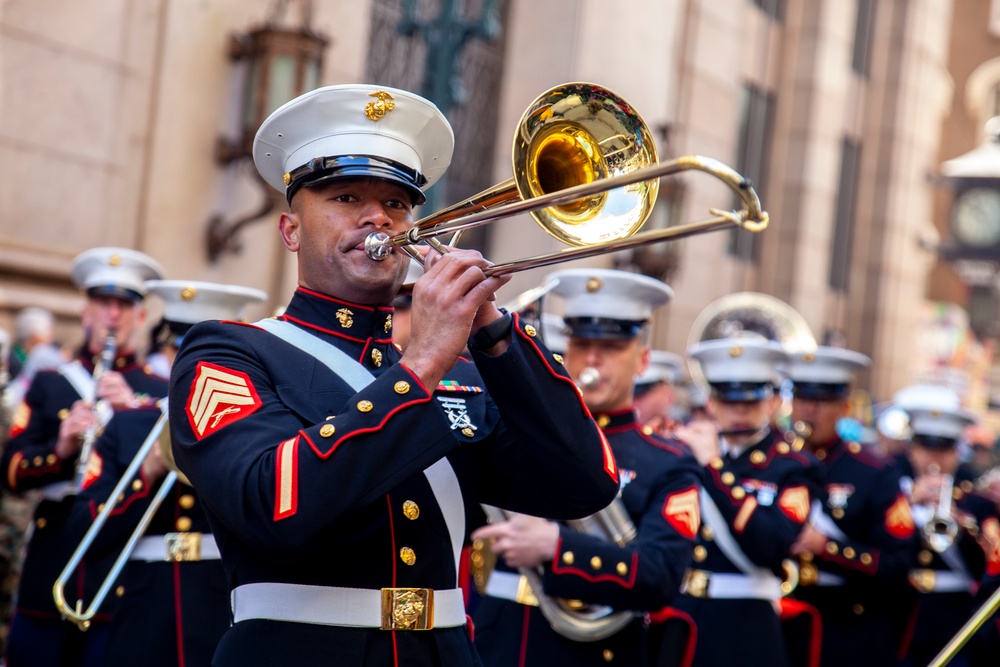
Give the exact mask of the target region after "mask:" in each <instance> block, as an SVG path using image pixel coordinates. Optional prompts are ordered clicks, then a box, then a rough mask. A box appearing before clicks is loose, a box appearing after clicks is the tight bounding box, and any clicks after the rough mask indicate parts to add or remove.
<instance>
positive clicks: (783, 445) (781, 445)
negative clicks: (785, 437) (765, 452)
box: [778, 442, 792, 454]
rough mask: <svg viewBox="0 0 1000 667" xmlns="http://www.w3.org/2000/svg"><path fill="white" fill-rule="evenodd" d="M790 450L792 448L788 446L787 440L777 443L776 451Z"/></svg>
mask: <svg viewBox="0 0 1000 667" xmlns="http://www.w3.org/2000/svg"><path fill="white" fill-rule="evenodd" d="M790 451H792V448H791V447H789V446H788V443H787V442H782V443H779V444H778V453H779V454H787V453H788V452H790Z"/></svg>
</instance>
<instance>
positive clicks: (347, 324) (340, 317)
mask: <svg viewBox="0 0 1000 667" xmlns="http://www.w3.org/2000/svg"><path fill="white" fill-rule="evenodd" d="M337 321H338V322H340V326H342V327H344V328H345V329H350V328H351V326H352V325H353V324H354V312H353V311H352V310H350V309H349V308H341V309H340V310H338V311H337Z"/></svg>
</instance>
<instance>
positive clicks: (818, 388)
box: [792, 382, 851, 401]
mask: <svg viewBox="0 0 1000 667" xmlns="http://www.w3.org/2000/svg"><path fill="white" fill-rule="evenodd" d="M850 393H851V386H850V385H849V384H841V383H827V382H795V383H794V384H793V385H792V396H794V397H795V398H802V399H805V400H807V401H840V400H843V399H845V398H847V397H848V395H849V394H850Z"/></svg>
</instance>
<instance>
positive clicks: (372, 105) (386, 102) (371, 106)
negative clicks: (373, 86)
mask: <svg viewBox="0 0 1000 667" xmlns="http://www.w3.org/2000/svg"><path fill="white" fill-rule="evenodd" d="M370 97H374V98H376V99H374V100H372V101H371V102H369V103H368V104H366V105H365V117H367V118H368V120H372V121H376V122H377V121H380V120H382V117H383V116H385V115H386V114H387V113H389V112H390V111H392V110H393V109H395V108H396V102H395V100H393V98H392V95H390V94H389V93H387V92H385V91H384V90H379V91H377V92H374V93H372V94H371V95H370Z"/></svg>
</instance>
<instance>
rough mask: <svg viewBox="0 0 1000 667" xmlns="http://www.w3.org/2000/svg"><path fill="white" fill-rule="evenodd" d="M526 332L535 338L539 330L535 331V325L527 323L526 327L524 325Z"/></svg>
mask: <svg viewBox="0 0 1000 667" xmlns="http://www.w3.org/2000/svg"><path fill="white" fill-rule="evenodd" d="M524 333H526V334H528V335H529V336H531V337H532V338H534V337H535V335H536V334H537V333H538V332H537V331H535V327H533V326H531V325H530V324H527V325H525V327H524Z"/></svg>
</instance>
